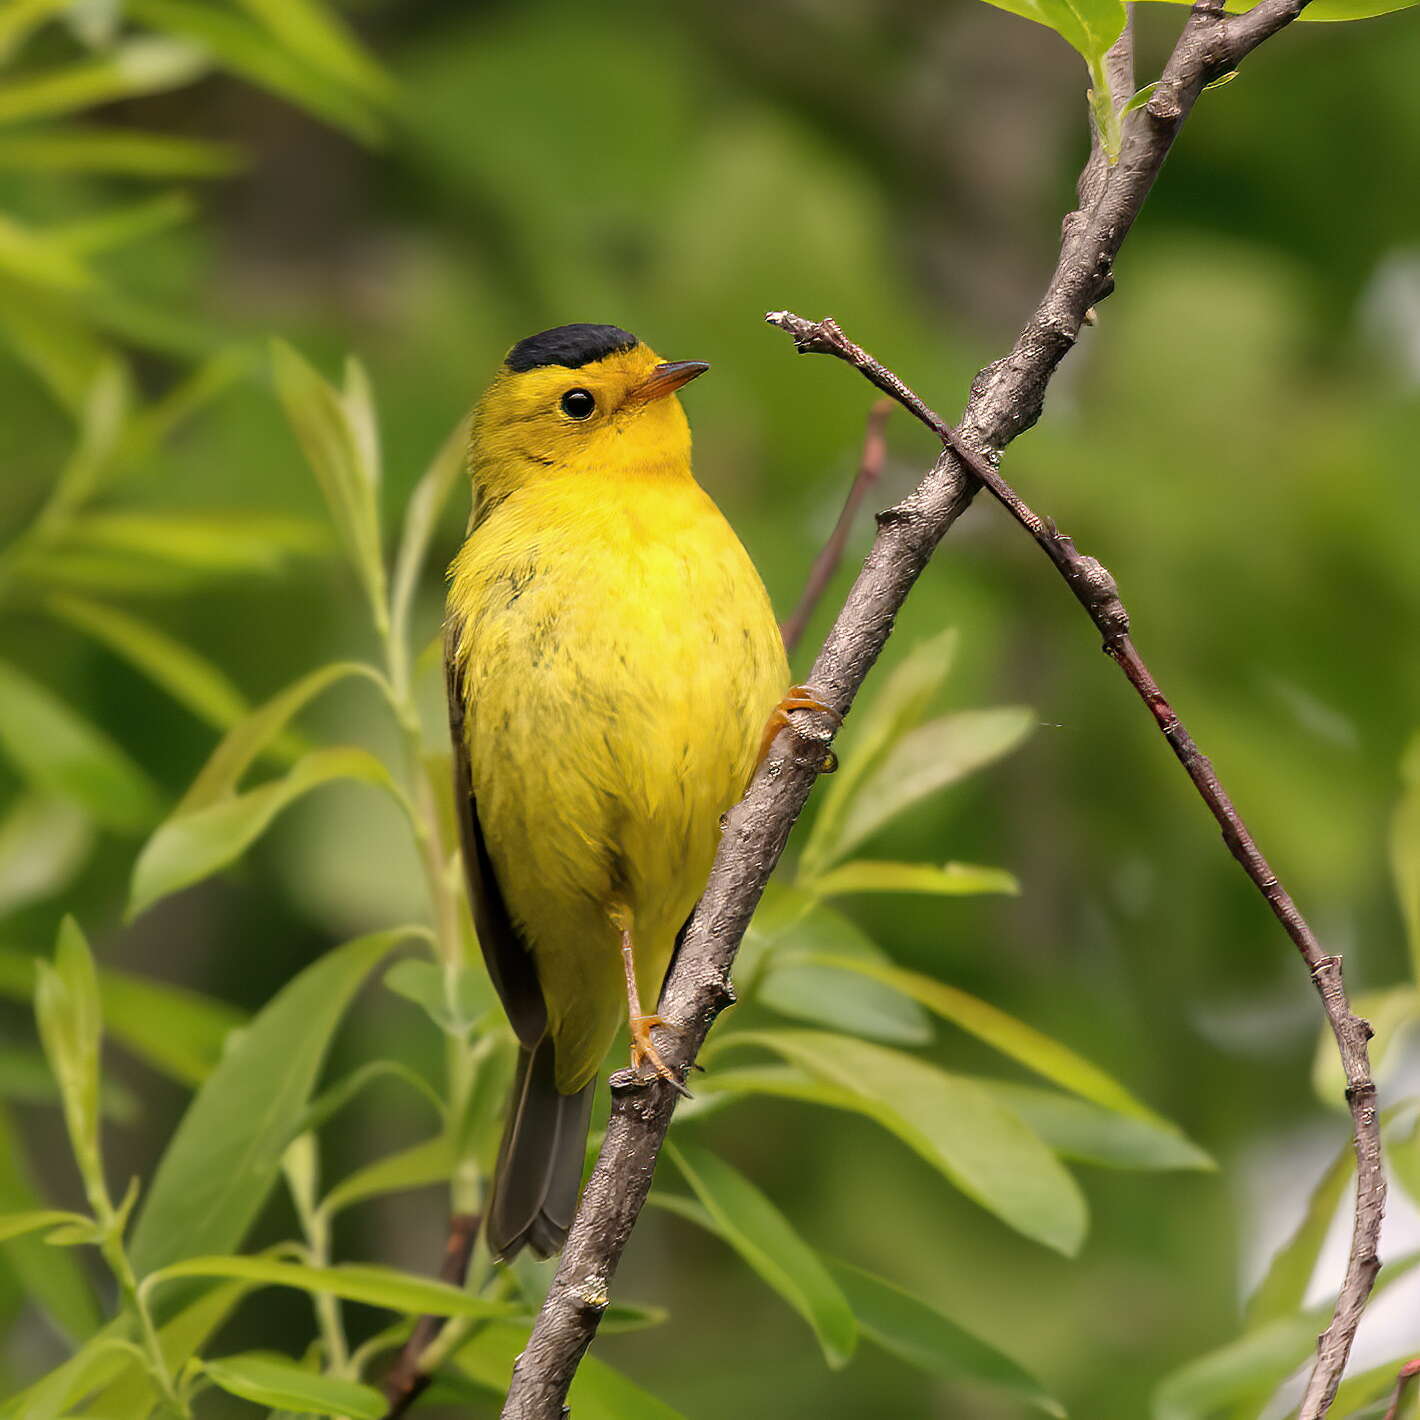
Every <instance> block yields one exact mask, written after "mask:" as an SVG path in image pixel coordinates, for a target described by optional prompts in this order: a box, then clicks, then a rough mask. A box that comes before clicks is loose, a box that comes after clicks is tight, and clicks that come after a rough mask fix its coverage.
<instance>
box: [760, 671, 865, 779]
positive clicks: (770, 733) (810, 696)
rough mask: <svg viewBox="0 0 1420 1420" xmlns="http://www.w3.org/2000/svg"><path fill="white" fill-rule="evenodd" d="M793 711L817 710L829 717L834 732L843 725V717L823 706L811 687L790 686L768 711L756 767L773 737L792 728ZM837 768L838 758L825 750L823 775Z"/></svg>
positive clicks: (830, 708)
mask: <svg viewBox="0 0 1420 1420" xmlns="http://www.w3.org/2000/svg"><path fill="white" fill-rule="evenodd" d="M795 710H817V711H820V712H821V713H822V714H824V715H831V716H832V717H833V728H834V730H835V731H836V730H837V729H838V727H839V726H840V725H841V724H842V723H843V716H842V715H840V714H839V713H838V711H837V710H835V709H834V708H833V706H832V705H825V704H824V703H823V701H822V700H820V699H819V697H818V693H817V691H815V690H814V688H813V687H812V686H809V685H791V686H790V687H789V690H788V693H787V694H786V695H785V696H784V698H783V699H782V700H781V701H780V702H779V703H778V704H777V705H776V706H775V707H774V709H773V710H772V711H770V714H769V720H768V723H766V725H765V726H764V737H763V738H762V739H761V740H760V742H759V758H758V759H757V760H756V761H755V764H756V765H760V764H763V763H764V758H765V756H766V755H767V754H768V753H769V746H770V745H772V744H773V743H774V736H775V735H777V734H778V733H779V731H780V730H782V729H783V728H784V727H785V726H786V725H788V726H790V727H791V728H792V727H793V725H794V722H793V720H792V719H791V718H790V716H791V714H792V713H793V711H795ZM804 738H805V739H807V738H808V736H804ZM837 768H838V757H837V756H836V755H835V754H834V752H833V751H832V750H831V749H830V750H827V751H826V752H825V754H824V759H823V765H822V771H823V773H825V774H832V773H833V771H834V770H835V769H837Z"/></svg>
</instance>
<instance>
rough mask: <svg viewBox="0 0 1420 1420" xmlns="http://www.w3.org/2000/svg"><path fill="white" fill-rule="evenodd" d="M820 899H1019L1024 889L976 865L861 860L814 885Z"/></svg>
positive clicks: (1011, 879)
mask: <svg viewBox="0 0 1420 1420" xmlns="http://www.w3.org/2000/svg"><path fill="white" fill-rule="evenodd" d="M810 885H811V887H812V890H813V892H814V893H815V894H816V895H817V896H819V897H846V896H847V895H848V894H850V893H858V892H917V893H929V894H933V895H935V896H937V897H974V896H976V895H978V894H980V893H1005V894H1006V895H1007V896H1010V897H1018V896H1019V895H1020V891H1021V885H1020V883H1019V882H1018V881H1017V879H1016V876H1015V874H1014V873H1008V872H1007V871H1006V870H1005V869H1004V868H983V867H979V866H978V865H977V864H975V863H943V864H942V866H941V867H940V868H939V867H937V866H936V865H935V864H933V863H880V862H873V861H870V860H869V859H866V858H859V859H857V860H855V861H854V862H852V863H844V864H843V865H842V866H841V867H838V868H832V869H830V870H829V871H828V872H826V873H824V874H822V875H821V876H820V877H817V878H814V879H813V880H812V882H811V884H810Z"/></svg>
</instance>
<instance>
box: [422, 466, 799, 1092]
mask: <svg viewBox="0 0 1420 1420" xmlns="http://www.w3.org/2000/svg"><path fill="white" fill-rule="evenodd" d="M450 612H451V615H452V617H453V618H454V620H455V622H456V623H461V624H462V630H461V634H460V636H459V640H458V643H457V650H456V654H457V655H458V657H459V659H460V662H461V667H462V670H463V674H464V684H465V689H466V695H467V701H468V706H467V722H466V723H467V734H468V749H469V758H470V764H471V769H472V778H473V792H474V797H475V800H476V803H477V812H478V817H479V821H480V823H481V825H482V828H483V832H484V835H485V838H486V840H487V844H488V849H489V855H490V857H491V859H492V862H493V866H494V870H495V872H496V875H497V877H498V881H499V885H500V887H501V889H502V892H503V896H504V898H505V901H506V903H507V906H508V909H509V913H510V915H511V916H512V918H513V920H514V922H515V924H516V926H517V928H518V931H519V934H520V936H521V937H522V939H523V940H524V942H525V943H526V944H527V945H528V947H529V949H530V950H531V951H532V953H533V956H534V959H535V961H536V964H537V969H538V976H539V980H540V983H541V985H542V989H543V994H544V997H545V998H546V1001H547V1006H548V1017H549V1023H550V1028H551V1030H552V1032H553V1035H554V1038H555V1039H556V1041H557V1053H558V1070H557V1075H558V1087H559V1089H563V1090H569V1091H570V1090H573V1089H577V1088H580V1086H581V1085H582V1084H584V1083H585V1082H586V1080H588V1079H590V1078H591V1076H592V1075H593V1074H594V1073H595V1071H596V1069H597V1067H598V1065H599V1064H600V1062H601V1059H602V1057H603V1056H604V1055H605V1053H606V1051H607V1049H608V1048H609V1046H610V1044H611V1042H612V1039H613V1037H614V1035H615V1033H616V1030H617V1027H618V1024H619V1022H620V1020H621V1019H622V1017H623V1016H624V1011H625V1005H624V1003H625V995H624V986H623V983H622V979H621V968H620V961H619V955H618V941H617V934H616V931H615V929H614V928H613V926H612V924H611V918H610V914H611V913H612V912H613V911H614V910H616V909H617V908H619V907H624V908H626V909H629V911H630V914H631V917H632V921H633V931H634V936H635V944H636V953H637V963H638V974H639V976H640V984H641V991H642V995H643V998H644V999H646V1000H647V1001H649V1002H654V1000H655V999H656V996H657V994H658V992H659V988H660V982H661V979H662V977H663V975H664V972H665V968H666V964H667V962H668V960H669V957H670V953H671V950H672V947H673V945H674V941H675V936H676V933H677V932H678V930H679V928H680V926H681V924H682V923H683V922H684V920H685V918H686V916H687V915H688V914H689V912H690V909H691V908H692V907H693V906H694V903H695V899H696V897H697V896H698V894H699V892H700V890H701V888H702V887H703V886H704V883H705V878H706V876H707V874H708V872H709V868H710V863H711V860H712V858H713V856H714V852H715V847H716V844H717V841H718V833H719V820H720V817H721V815H722V814H723V813H724V811H725V810H726V809H727V808H729V807H730V806H731V805H732V804H733V803H734V802H735V800H736V799H738V797H739V796H740V794H741V793H742V792H743V790H744V787H745V785H746V783H747V782H748V778H749V775H750V773H751V772H752V770H753V768H754V760H755V755H756V752H757V750H758V746H759V740H760V734H761V731H762V730H763V727H764V724H765V722H766V720H767V718H768V716H769V714H770V712H771V711H772V710H773V708H774V706H775V705H776V704H777V702H778V700H779V698H780V696H781V695H782V694H783V692H784V688H785V686H786V684H787V680H788V670H787V666H786V663H785V658H784V650H783V645H782V642H781V640H780V637H779V632H778V627H777V625H776V622H775V619H774V616H773V612H772V610H771V608H770V605H769V599H768V596H767V595H766V593H765V591H764V587H763V585H762V583H761V582H760V579H759V576H758V574H757V573H756V572H755V569H754V567H753V564H752V563H751V562H750V560H749V557H748V556H747V554H746V553H745V551H744V549H743V547H742V546H741V545H740V542H739V540H738V538H736V536H735V534H734V532H733V531H732V530H731V528H730V527H729V525H728V524H727V523H726V522H725V520H724V518H723V517H722V516H721V515H720V512H719V510H718V509H717V508H716V507H715V505H714V504H713V503H712V502H711V500H710V499H709V497H708V496H707V495H706V494H705V493H704V492H703V490H702V489H701V488H700V487H699V486H698V485H697V484H696V483H695V482H694V480H693V479H692V478H691V477H690V476H689V473H688V470H687V471H686V473H685V476H684V477H675V478H671V477H666V476H664V475H661V474H657V475H654V476H648V477H645V478H637V477H625V478H618V479H615V480H611V479H598V480H596V481H595V484H594V485H589V483H588V481H587V479H586V477H585V475H581V474H569V475H568V476H567V477H565V478H563V477H550V478H544V479H540V480H539V481H538V482H537V483H536V484H535V485H533V486H529V487H527V488H523V489H520V490H516V491H514V492H512V493H510V494H509V495H508V496H506V497H505V498H503V499H502V501H500V502H499V503H498V504H497V505H496V507H494V508H493V509H491V510H490V511H489V512H488V513H487V515H486V516H485V517H484V518H483V519H482V521H480V523H479V524H478V526H477V527H476V528H475V530H474V531H473V533H472V534H471V536H470V538H469V540H468V542H467V543H466V544H465V546H464V548H463V550H462V551H461V553H460V554H459V557H458V559H457V560H456V562H455V564H454V568H453V587H452V592H451V596H450Z"/></svg>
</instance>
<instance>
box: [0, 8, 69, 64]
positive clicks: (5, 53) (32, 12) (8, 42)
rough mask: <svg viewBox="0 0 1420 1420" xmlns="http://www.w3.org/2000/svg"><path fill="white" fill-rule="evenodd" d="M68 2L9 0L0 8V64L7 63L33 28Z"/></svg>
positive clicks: (36, 27) (31, 32) (52, 15)
mask: <svg viewBox="0 0 1420 1420" xmlns="http://www.w3.org/2000/svg"><path fill="white" fill-rule="evenodd" d="M70 3H71V0H10V3H9V4H8V5H7V6H6V7H5V8H4V9H3V10H0V64H7V63H9V61H10V59H11V57H12V56H13V55H14V54H15V53H16V51H17V50H18V49H19V48H20V46H21V45H22V44H24V42H25V41H26V40H27V39H28V38H29V37H30V35H31V34H33V33H34V31H35V30H37V29H38V28H39V27H40V26H41V25H42V24H44V23H45V22H46V21H48V20H50V19H52V18H53V17H54V16H55V15H57V14H59V12H60V11H61V10H64V9H67V8H68V6H69V4H70Z"/></svg>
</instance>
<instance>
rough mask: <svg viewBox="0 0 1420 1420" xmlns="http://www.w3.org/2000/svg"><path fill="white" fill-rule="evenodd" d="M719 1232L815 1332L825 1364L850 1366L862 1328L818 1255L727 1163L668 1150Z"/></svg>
mask: <svg viewBox="0 0 1420 1420" xmlns="http://www.w3.org/2000/svg"><path fill="white" fill-rule="evenodd" d="M667 1147H668V1149H669V1151H670V1156H671V1158H672V1159H673V1160H674V1161H675V1165H676V1167H677V1168H678V1169H679V1170H680V1171H681V1173H682V1174H684V1175H685V1179H686V1182H687V1183H689V1184H690V1186H691V1188H692V1190H693V1191H694V1193H695V1196H696V1197H697V1198H698V1199H699V1200H700V1203H701V1205H702V1206H703V1207H704V1209H705V1211H706V1212H707V1213H708V1214H709V1215H710V1217H711V1218H712V1219H713V1221H714V1224H715V1231H716V1232H717V1233H719V1235H720V1236H721V1237H722V1238H724V1240H725V1241H726V1242H727V1243H729V1245H730V1246H731V1247H732V1248H734V1250H735V1251H736V1252H737V1253H739V1255H740V1257H741V1258H743V1259H744V1261H745V1262H747V1263H748V1264H749V1265H750V1267H751V1268H753V1270H754V1271H755V1272H757V1273H758V1274H759V1276H760V1277H761V1278H762V1279H763V1280H764V1282H766V1283H767V1284H768V1285H769V1286H770V1287H771V1288H772V1289H773V1290H774V1291H776V1292H778V1294H779V1295H780V1296H781V1297H782V1298H783V1299H784V1300H785V1301H786V1302H788V1304H789V1305H790V1306H791V1307H793V1309H794V1310H795V1311H796V1312H798V1313H799V1315H800V1316H801V1317H803V1319H804V1320H805V1321H806V1322H808V1324H809V1325H810V1326H811V1327H812V1328H813V1332H814V1335H815V1336H816V1337H818V1343H819V1346H820V1347H821V1348H822V1350H823V1355H824V1360H825V1361H827V1362H828V1364H829V1366H830V1367H831V1368H832V1369H834V1370H839V1369H840V1368H842V1367H843V1366H846V1365H847V1364H848V1362H849V1360H850V1359H851V1358H852V1356H853V1350H854V1348H855V1347H856V1345H857V1343H858V1326H857V1323H856V1322H855V1321H854V1319H853V1313H852V1311H850V1310H849V1307H848V1303H847V1301H846V1300H845V1299H844V1296H843V1293H842V1292H841V1291H840V1290H839V1288H838V1285H837V1284H836V1283H835V1282H834V1280H833V1278H832V1277H830V1276H829V1273H828V1269H827V1268H826V1267H825V1266H824V1265H823V1263H822V1262H821V1261H819V1258H818V1254H817V1253H815V1252H814V1250H813V1249H812V1248H811V1247H810V1246H809V1245H808V1244H807V1243H806V1242H805V1241H804V1240H803V1238H801V1237H800V1236H799V1234H798V1232H797V1231H796V1230H795V1229H794V1226H793V1224H792V1223H790V1222H789V1220H788V1219H787V1218H786V1217H785V1216H784V1215H783V1214H782V1213H781V1212H780V1211H779V1209H778V1208H776V1207H775V1206H774V1204H773V1203H771V1202H770V1201H769V1199H768V1198H767V1197H765V1195H764V1194H763V1193H761V1192H760V1191H759V1189H758V1188H756V1187H755V1186H754V1184H752V1183H751V1182H750V1181H749V1180H748V1179H747V1178H745V1176H744V1175H743V1174H741V1173H739V1172H738V1171H737V1170H736V1169H733V1168H731V1167H730V1165H729V1164H727V1163H726V1162H725V1161H724V1160H723V1159H720V1158H718V1157H716V1155H714V1154H712V1153H710V1152H709V1151H708V1150H706V1149H700V1148H696V1147H694V1146H692V1145H689V1144H681V1145H679V1146H677V1145H674V1144H671V1145H668V1146H667Z"/></svg>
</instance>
